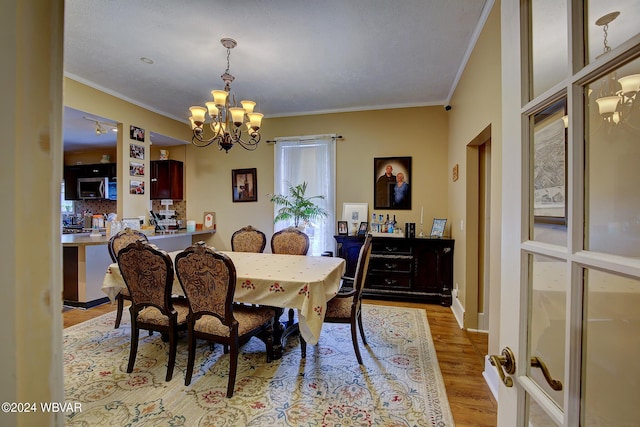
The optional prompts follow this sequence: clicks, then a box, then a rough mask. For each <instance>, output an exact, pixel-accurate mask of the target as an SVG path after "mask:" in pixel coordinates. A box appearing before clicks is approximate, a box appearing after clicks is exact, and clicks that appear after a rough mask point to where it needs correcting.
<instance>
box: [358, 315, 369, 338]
mask: <svg viewBox="0 0 640 427" xmlns="http://www.w3.org/2000/svg"><path fill="white" fill-rule="evenodd" d="M358 327H359V328H360V336H361V337H362V344H364V345H369V344H367V338H366V337H365V336H364V326H362V310H360V311H358Z"/></svg>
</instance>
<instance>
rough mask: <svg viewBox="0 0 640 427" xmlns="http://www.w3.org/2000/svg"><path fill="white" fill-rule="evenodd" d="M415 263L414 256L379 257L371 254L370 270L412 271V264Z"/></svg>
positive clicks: (385, 271) (387, 271)
mask: <svg viewBox="0 0 640 427" xmlns="http://www.w3.org/2000/svg"><path fill="white" fill-rule="evenodd" d="M412 265H413V258H411V257H409V258H406V257H405V258H399V257H389V256H386V257H377V256H375V255H372V256H371V260H370V261H369V271H370V272H371V273H374V272H376V273H377V272H379V273H393V272H396V273H411V266H412Z"/></svg>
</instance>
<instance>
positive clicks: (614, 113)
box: [596, 12, 640, 126]
mask: <svg viewBox="0 0 640 427" xmlns="http://www.w3.org/2000/svg"><path fill="white" fill-rule="evenodd" d="M618 15H620V12H611V13H608V14H606V15H604V16H602V17H600V18H598V20H597V21H596V25H598V26H600V27H602V31H603V33H604V51H603V52H602V54H601V55H600V56H602V55H604V54H606V53H608V52H610V51H611V47H610V46H609V45H608V44H607V35H608V33H607V31H608V29H609V24H610V23H611V22H613V20H614V19H616V18H617V17H618ZM600 56H599V57H600ZM638 91H640V74H631V75H628V76H625V77H620V78H617V76H616V73H615V72H614V73H612V74H609V75H607V76H605V77H604V78H603V79H602V81H601V83H600V89H599V91H598V93H597V96H596V103H597V104H598V112H599V113H600V115H601V116H602V118H603V119H604V121H605V122H606V123H608V124H610V125H613V126H615V125H617V124H618V123H620V122H622V121H625V120H626V119H627V118H628V117H629V116H630V114H631V112H632V111H633V109H634V107H635V103H636V101H637V98H638Z"/></svg>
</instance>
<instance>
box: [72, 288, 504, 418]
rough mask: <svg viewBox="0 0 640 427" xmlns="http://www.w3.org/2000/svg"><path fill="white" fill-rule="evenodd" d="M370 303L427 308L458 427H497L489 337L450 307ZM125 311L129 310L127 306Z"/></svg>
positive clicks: (88, 313) (75, 313) (80, 317)
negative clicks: (465, 324) (486, 374)
mask: <svg viewBox="0 0 640 427" xmlns="http://www.w3.org/2000/svg"><path fill="white" fill-rule="evenodd" d="M364 302H365V303H368V304H379V305H392V306H400V307H414V308H424V309H425V310H426V311H427V319H428V320H429V328H430V329H431V335H432V337H433V341H434V344H435V348H436V355H437V357H438V362H439V363H440V370H441V371H442V377H443V378H444V383H445V387H446V389H447V397H448V399H449V405H450V406H451V412H452V413H453V419H454V421H455V424H456V426H457V427H493V426H496V425H497V409H498V407H497V403H496V400H495V399H494V397H493V395H492V394H491V391H490V390H489V387H488V386H487V384H486V383H485V381H484V378H483V377H482V370H483V369H484V355H485V354H487V335H486V334H482V333H470V332H467V331H465V330H462V329H460V327H459V326H458V323H457V322H456V320H455V317H454V316H453V313H452V312H451V310H450V309H449V308H448V307H442V306H439V305H434V304H418V303H407V302H391V301H377V300H365V301H364ZM125 309H128V308H126V307H125ZM113 310H115V305H111V304H103V305H100V306H98V307H94V308H91V309H89V310H83V309H73V310H68V311H65V312H64V313H63V318H64V327H65V328H66V327H69V326H72V325H75V324H78V323H81V322H84V321H85V320H89V319H92V318H94V317H98V316H100V315H102V314H104V313H108V312H110V311H113Z"/></svg>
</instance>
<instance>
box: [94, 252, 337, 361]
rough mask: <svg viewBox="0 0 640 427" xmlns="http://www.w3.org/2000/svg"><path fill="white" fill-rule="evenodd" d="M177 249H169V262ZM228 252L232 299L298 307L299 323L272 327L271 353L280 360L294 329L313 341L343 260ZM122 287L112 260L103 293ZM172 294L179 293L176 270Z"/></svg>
mask: <svg viewBox="0 0 640 427" xmlns="http://www.w3.org/2000/svg"><path fill="white" fill-rule="evenodd" d="M180 252H181V251H173V252H169V256H170V257H171V259H172V260H175V257H176V255H177V254H179V253H180ZM221 252H222V253H224V254H225V255H227V256H229V258H231V260H232V261H233V264H234V266H235V268H236V289H235V294H234V302H236V303H245V304H256V305H263V306H271V307H274V308H276V313H277V318H278V319H279V318H280V316H281V315H282V313H283V311H284V309H289V308H293V309H296V310H297V314H298V322H297V323H295V324H293V325H290V324H286V325H283V324H282V323H280V322H276V325H275V326H274V335H275V337H274V344H275V345H274V347H275V349H274V357H275V358H280V357H281V356H282V350H283V348H284V345H285V344H286V340H287V337H288V336H289V335H291V333H292V332H296V331H298V330H299V332H300V334H301V335H302V337H303V338H304V339H305V341H306V342H307V343H309V344H317V342H318V339H319V338H320V333H321V331H322V324H323V322H324V316H325V312H326V309H327V301H329V300H330V299H331V298H333V297H334V296H335V295H336V294H337V293H338V291H339V290H340V286H341V278H342V276H343V275H344V273H345V270H346V262H345V260H344V259H343V258H339V257H326V256H302V255H284V254H271V253H253V252H232V251H221ZM125 287H126V285H125V283H124V279H123V278H122V274H121V273H120V268H119V267H118V264H117V263H113V264H111V265H109V267H108V268H107V271H106V274H105V276H104V280H103V283H102V291H103V292H104V293H105V294H107V296H108V297H109V299H110V300H111V301H112V303H113V302H115V298H116V296H117V295H118V293H119V292H120V291H121V290H122V289H124V288H125ZM172 293H173V294H174V295H184V292H183V291H182V287H181V286H180V282H179V280H178V277H177V275H176V274H174V279H173V289H172Z"/></svg>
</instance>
